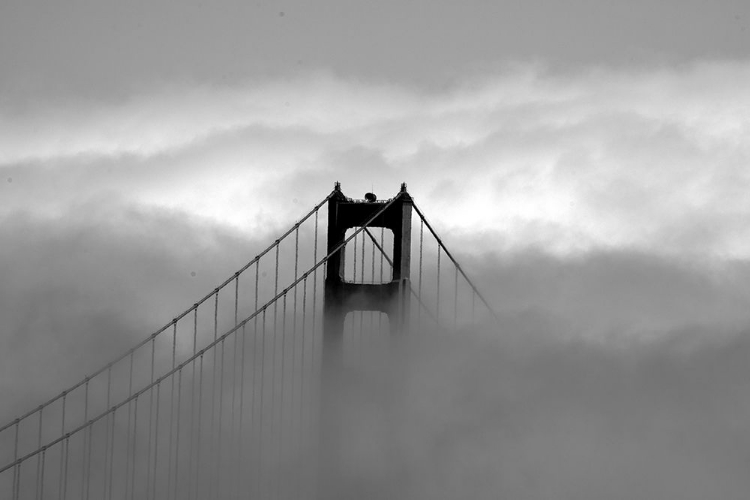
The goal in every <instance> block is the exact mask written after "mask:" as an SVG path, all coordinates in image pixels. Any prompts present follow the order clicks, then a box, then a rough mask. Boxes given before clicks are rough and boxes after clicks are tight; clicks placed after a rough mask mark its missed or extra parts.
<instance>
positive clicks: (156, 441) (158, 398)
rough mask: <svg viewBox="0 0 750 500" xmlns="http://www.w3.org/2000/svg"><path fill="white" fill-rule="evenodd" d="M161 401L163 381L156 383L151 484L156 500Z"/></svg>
mask: <svg viewBox="0 0 750 500" xmlns="http://www.w3.org/2000/svg"><path fill="white" fill-rule="evenodd" d="M152 390H153V389H152ZM160 401H161V380H159V381H158V382H157V383H156V416H155V418H156V425H155V426H154V465H153V483H152V484H151V498H153V499H156V481H157V480H158V478H159V475H158V474H157V471H158V470H159V469H158V464H159V406H160Z"/></svg>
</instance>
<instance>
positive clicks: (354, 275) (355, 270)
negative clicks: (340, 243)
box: [344, 236, 357, 280]
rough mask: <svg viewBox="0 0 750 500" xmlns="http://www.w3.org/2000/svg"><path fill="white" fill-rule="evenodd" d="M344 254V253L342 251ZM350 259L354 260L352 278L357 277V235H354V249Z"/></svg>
mask: <svg viewBox="0 0 750 500" xmlns="http://www.w3.org/2000/svg"><path fill="white" fill-rule="evenodd" d="M344 255H346V253H344ZM352 255H353V257H352V260H353V261H354V269H352V280H356V279H357V237H356V236H355V237H354V251H353V252H352ZM345 275H346V274H345Z"/></svg>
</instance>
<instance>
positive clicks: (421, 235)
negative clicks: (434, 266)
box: [417, 219, 424, 325]
mask: <svg viewBox="0 0 750 500" xmlns="http://www.w3.org/2000/svg"><path fill="white" fill-rule="evenodd" d="M423 247H424V221H423V220H422V219H419V284H418V285H417V294H418V295H419V300H422V258H423ZM417 321H418V323H419V324H420V325H421V324H422V308H421V307H419V308H417Z"/></svg>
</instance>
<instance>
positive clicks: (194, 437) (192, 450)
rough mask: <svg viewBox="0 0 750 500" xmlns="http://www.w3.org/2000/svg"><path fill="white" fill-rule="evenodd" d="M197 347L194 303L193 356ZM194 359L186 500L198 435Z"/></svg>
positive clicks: (190, 485)
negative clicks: (196, 430)
mask: <svg viewBox="0 0 750 500" xmlns="http://www.w3.org/2000/svg"><path fill="white" fill-rule="evenodd" d="M197 347H198V304H195V309H194V313H193V356H195V353H196V349H197ZM195 364H196V363H195V360H193V362H192V363H191V368H192V373H191V375H190V424H189V425H190V427H189V429H190V452H189V453H188V500H192V498H193V480H192V474H193V459H194V456H193V455H194V453H195V442H196V440H197V439H200V435H198V434H196V432H195Z"/></svg>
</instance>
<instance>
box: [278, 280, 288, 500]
mask: <svg viewBox="0 0 750 500" xmlns="http://www.w3.org/2000/svg"><path fill="white" fill-rule="evenodd" d="M286 297H287V294H286V293H285V294H284V297H283V299H282V300H283V305H282V313H281V390H280V391H279V420H278V428H279V432H278V434H279V437H278V448H277V455H278V460H279V463H280V462H281V451H282V447H283V443H284V378H285V377H284V364H285V363H284V359H285V358H286V353H285V352H284V351H285V347H286V345H285V344H286ZM276 485H277V492H276V493H277V496H278V495H279V489H280V488H281V481H280V480H277V481H276Z"/></svg>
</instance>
